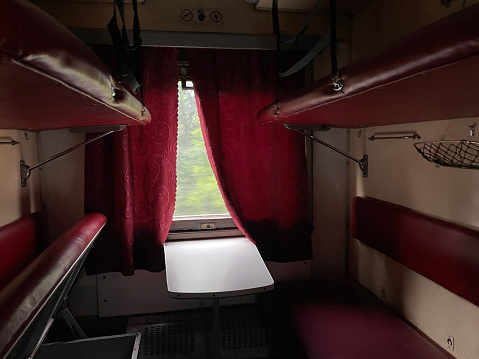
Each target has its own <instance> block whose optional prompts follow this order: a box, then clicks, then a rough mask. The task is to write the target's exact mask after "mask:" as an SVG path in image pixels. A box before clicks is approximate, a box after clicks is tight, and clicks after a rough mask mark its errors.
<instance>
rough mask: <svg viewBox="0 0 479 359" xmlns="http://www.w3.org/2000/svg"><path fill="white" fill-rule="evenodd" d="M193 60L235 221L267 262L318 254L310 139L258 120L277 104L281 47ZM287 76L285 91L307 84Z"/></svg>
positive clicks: (213, 157) (213, 153) (203, 54)
mask: <svg viewBox="0 0 479 359" xmlns="http://www.w3.org/2000/svg"><path fill="white" fill-rule="evenodd" d="M188 62H189V64H190V74H191V78H192V80H193V84H194V87H195V92H196V95H197V103H198V112H199V116H200V122H201V126H202V131H203V136H204V138H205V144H206V147H207V153H208V157H209V159H210V163H211V166H212V168H213V172H214V173H215V176H216V179H217V182H218V185H219V187H220V190H221V193H222V195H223V198H224V200H225V203H226V207H227V209H228V210H229V212H230V214H231V216H232V217H233V219H234V221H235V223H236V224H237V226H238V227H239V228H240V229H241V230H242V231H243V233H244V234H245V235H246V236H248V238H250V239H251V240H252V241H254V242H255V243H256V245H257V247H258V249H259V251H260V253H261V255H262V256H263V259H264V260H272V261H279V262H289V261H295V260H304V259H310V258H311V257H312V250H311V232H312V224H311V223H310V221H309V220H308V184H307V175H306V160H305V148H304V137H303V136H301V135H299V134H297V133H295V132H294V131H289V130H287V129H285V128H283V127H282V126H278V125H274V124H273V125H271V124H260V123H258V122H257V120H256V115H257V112H258V111H259V110H260V109H262V108H263V107H265V106H267V105H268V104H270V103H272V102H273V101H274V96H275V92H276V84H277V71H276V66H275V64H276V59H275V54H274V52H272V51H252V50H202V49H191V50H189V53H188ZM287 81H288V82H286V83H285V86H283V87H282V89H284V90H293V89H295V88H297V87H298V85H299V82H298V81H297V78H296V79H294V78H293V79H288V80H287ZM280 93H281V92H280Z"/></svg>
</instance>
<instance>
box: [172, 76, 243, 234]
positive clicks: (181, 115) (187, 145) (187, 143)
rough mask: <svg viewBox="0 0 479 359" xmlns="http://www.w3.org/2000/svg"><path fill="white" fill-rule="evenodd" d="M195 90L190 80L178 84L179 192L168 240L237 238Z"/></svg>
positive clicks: (177, 167) (177, 164)
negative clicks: (203, 130) (207, 143)
mask: <svg viewBox="0 0 479 359" xmlns="http://www.w3.org/2000/svg"><path fill="white" fill-rule="evenodd" d="M192 87H193V84H192V82H191V81H187V82H186V87H185V88H183V89H182V86H181V81H179V82H178V148H177V160H176V173H177V189H176V204H175V213H174V215H173V223H172V225H171V228H170V235H169V236H168V238H169V239H173V238H174V239H179V238H202V237H218V236H223V235H229V236H231V235H238V234H237V233H231V230H228V229H231V228H234V227H235V225H234V222H233V220H232V219H231V217H230V215H229V213H228V210H227V209H226V207H225V204H224V201H223V198H222V196H221V193H220V190H219V188H218V185H217V183H216V178H215V176H214V174H213V170H212V169H211V166H210V163H209V160H208V156H207V154H206V148H205V143H204V140H203V135H202V133H201V126H200V121H199V116H198V110H197V108H196V100H195V93H194V90H193V88H192ZM214 230H216V231H214ZM198 231H204V233H199V232H198ZM206 232H207V233H206ZM239 235H241V233H239Z"/></svg>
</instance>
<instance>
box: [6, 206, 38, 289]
mask: <svg viewBox="0 0 479 359" xmlns="http://www.w3.org/2000/svg"><path fill="white" fill-rule="evenodd" d="M45 245H46V241H45V239H44V237H43V219H42V216H41V215H40V214H39V213H35V214H32V215H29V216H25V217H22V218H20V219H18V220H16V221H15V222H12V223H9V224H7V225H5V226H3V227H0V253H1V260H0V290H2V289H3V287H5V286H6V285H7V284H8V283H9V282H10V281H11V280H12V279H13V278H15V276H16V275H17V274H19V273H20V272H21V271H22V270H23V269H24V268H25V267H26V266H27V265H28V264H30V262H31V261H32V260H33V259H34V258H35V257H36V256H37V255H38V254H39V253H40V252H41V251H42V250H43V249H44V246H45Z"/></svg>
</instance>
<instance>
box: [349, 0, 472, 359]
mask: <svg viewBox="0 0 479 359" xmlns="http://www.w3.org/2000/svg"><path fill="white" fill-rule="evenodd" d="M476 2H477V1H476ZM461 3H462V2H461V1H457V2H453V3H451V8H450V9H449V10H446V9H445V8H443V7H442V6H440V2H439V1H438V2H434V3H432V2H427V1H422V0H421V1H410V0H407V1H387V2H386V1H374V2H373V3H372V4H371V5H370V6H369V7H367V8H366V9H364V10H363V11H362V12H361V13H360V14H358V15H357V16H356V17H355V18H354V25H353V26H354V27H353V28H354V32H353V34H354V35H353V47H352V48H353V58H358V57H361V56H364V55H365V54H367V53H368V52H370V51H373V50H375V49H377V48H379V47H381V46H382V45H384V44H385V43H387V42H389V41H391V40H394V39H396V38H397V37H399V36H403V35H404V34H405V33H407V32H409V31H411V30H414V29H416V28H418V27H420V26H423V25H425V24H428V23H431V22H433V21H435V20H437V19H438V18H440V17H442V16H445V15H447V14H449V13H451V12H452V11H456V10H457V9H458V8H460V6H461ZM472 3H474V2H473V1H467V2H466V5H470V4H472ZM412 14H414V16H412ZM451 31H453V29H451ZM472 124H479V119H477V118H476V119H458V120H452V121H435V122H425V123H417V124H408V125H394V126H382V127H371V128H367V129H362V130H361V131H358V130H352V131H351V134H350V147H351V154H352V155H353V156H356V157H361V156H362V155H363V154H368V156H369V177H368V178H366V179H365V178H362V176H361V173H360V171H359V169H358V168H357V166H353V165H351V187H350V188H351V189H350V192H351V197H353V196H356V195H357V196H370V197H374V198H378V199H382V200H385V201H388V202H392V203H397V204H400V205H403V206H406V207H409V208H412V209H414V210H417V211H420V212H423V213H426V214H428V215H431V216H434V217H438V218H442V219H445V220H447V221H451V222H454V223H459V224H462V225H464V226H467V227H472V228H475V229H479V216H478V214H479V172H478V171H474V170H464V169H453V168H444V167H440V168H436V166H435V165H434V164H432V163H429V162H427V161H426V160H425V159H423V158H422V157H421V156H420V154H418V153H417V151H416V150H415V148H414V146H413V141H412V140H382V141H381V140H376V141H374V142H372V141H369V140H367V138H368V137H370V136H371V135H373V134H374V133H385V132H386V133H394V132H404V131H417V132H418V133H419V135H420V136H421V140H420V141H435V140H458V139H469V140H476V141H477V140H479V138H478V135H477V134H476V135H475V136H474V137H471V136H470V134H469V128H468V126H469V125H472ZM438 265H440V263H438ZM350 275H351V276H352V277H354V278H356V279H357V280H358V281H359V282H360V283H362V284H363V285H364V286H365V287H366V288H368V289H370V290H371V291H372V292H373V293H375V294H376V295H377V296H378V297H380V298H382V299H383V300H384V301H385V302H386V303H388V305H390V306H391V307H392V308H394V309H395V310H396V311H398V312H399V313H401V314H402V315H403V316H404V317H405V318H406V319H408V320H409V321H410V322H411V323H412V324H413V325H415V326H417V327H418V328H419V329H420V330H422V331H423V332H424V333H426V334H427V335H428V336H429V337H431V338H432V339H433V340H434V341H436V342H437V343H438V344H439V345H441V346H442V347H443V348H445V349H446V350H448V351H449V352H451V354H453V355H454V356H455V357H457V358H459V359H473V358H478V357H479V341H478V340H477V333H479V308H478V307H477V306H475V305H473V304H471V303H470V302H467V301H466V300H464V299H462V298H460V297H458V296H457V295H455V294H453V293H451V292H450V291H448V290H446V289H444V288H442V287H441V286H439V285H437V284H435V283H433V282H432V281H430V280H428V279H426V278H424V277H423V276H421V275H419V274H417V273H414V272H413V271H411V270H409V269H407V268H405V267H404V266H402V265H400V264H398V263H396V262H394V261H392V260H391V259H389V258H387V257H385V256H384V255H382V254H381V253H378V252H376V251H375V250H373V249H371V248H369V247H367V246H365V245H363V244H361V243H359V242H358V241H356V240H355V239H351V240H350ZM450 335H451V336H453V337H454V349H451V348H448V346H447V339H448V337H449V336H450Z"/></svg>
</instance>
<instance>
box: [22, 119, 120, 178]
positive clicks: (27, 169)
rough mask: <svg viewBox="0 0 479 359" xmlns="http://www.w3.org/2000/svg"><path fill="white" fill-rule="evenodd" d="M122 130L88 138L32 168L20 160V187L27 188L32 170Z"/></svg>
mask: <svg viewBox="0 0 479 359" xmlns="http://www.w3.org/2000/svg"><path fill="white" fill-rule="evenodd" d="M123 128H124V126H122V127H120V128H119V129H118V130H111V131H108V132H105V133H102V134H100V135H98V136H95V137H93V138H90V139H89V140H86V141H85V142H82V143H79V144H78V145H75V146H73V147H70V148H69V149H67V150H65V151H63V152H60V153H58V154H56V155H55V156H52V157H50V158H48V159H46V160H45V161H42V162H40V163H37V164H36V165H34V166H31V167H30V166H28V165H27V164H26V163H25V161H24V160H21V161H20V182H21V185H22V187H26V186H27V180H28V179H29V178H30V175H31V173H32V170H34V169H35V168H38V167H40V166H43V165H44V164H47V163H48V162H51V161H53V160H56V159H57V158H59V157H62V156H64V155H66V154H67V153H70V152H72V151H74V150H76V149H78V148H81V147H85V146H86V145H88V144H89V143H92V142H94V141H96V140H99V139H100V138H102V137H105V136H107V135H109V134H111V133H113V132H115V131H119V130H122V129H123Z"/></svg>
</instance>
